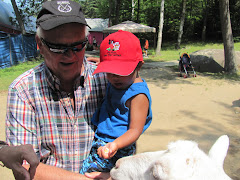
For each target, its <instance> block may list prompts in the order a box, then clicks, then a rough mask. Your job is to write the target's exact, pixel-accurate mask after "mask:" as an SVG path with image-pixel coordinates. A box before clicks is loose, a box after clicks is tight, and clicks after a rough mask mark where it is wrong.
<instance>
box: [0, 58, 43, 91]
mask: <svg viewBox="0 0 240 180" xmlns="http://www.w3.org/2000/svg"><path fill="white" fill-rule="evenodd" d="M41 62H43V59H40V60H33V61H27V62H24V63H20V64H18V65H14V66H12V67H9V68H5V69H0V82H1V83H0V91H7V89H8V87H9V85H10V84H11V83H12V81H13V80H14V79H16V78H17V77H18V76H19V75H21V74H22V73H24V72H25V71H27V70H29V69H31V68H33V67H35V66H37V65H39V64H40V63H41Z"/></svg>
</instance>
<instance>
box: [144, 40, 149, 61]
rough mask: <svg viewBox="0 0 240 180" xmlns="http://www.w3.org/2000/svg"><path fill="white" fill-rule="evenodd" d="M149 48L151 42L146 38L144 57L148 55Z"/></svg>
mask: <svg viewBox="0 0 240 180" xmlns="http://www.w3.org/2000/svg"><path fill="white" fill-rule="evenodd" d="M148 48H149V42H148V40H147V39H145V43H144V47H143V52H144V54H143V55H144V57H148Z"/></svg>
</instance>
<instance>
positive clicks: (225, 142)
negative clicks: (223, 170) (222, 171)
mask: <svg viewBox="0 0 240 180" xmlns="http://www.w3.org/2000/svg"><path fill="white" fill-rule="evenodd" d="M228 147H229V138H228V136H227V135H222V136H221V137H219V138H218V139H217V141H216V142H215V143H214V144H213V146H212V148H211V149H210V150H209V153H208V155H209V157H210V158H211V159H212V160H213V161H215V162H216V163H217V165H219V166H220V167H223V162H224V159H225V157H226V155H227V151H228Z"/></svg>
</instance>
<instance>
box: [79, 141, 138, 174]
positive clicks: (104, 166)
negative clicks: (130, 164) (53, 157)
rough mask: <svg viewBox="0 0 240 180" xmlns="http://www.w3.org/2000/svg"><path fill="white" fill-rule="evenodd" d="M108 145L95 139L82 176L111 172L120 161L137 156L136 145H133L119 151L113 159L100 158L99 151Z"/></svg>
mask: <svg viewBox="0 0 240 180" xmlns="http://www.w3.org/2000/svg"><path fill="white" fill-rule="evenodd" d="M106 144H107V143H106V142H104V141H102V140H99V139H95V140H94V141H93V144H92V149H91V151H90V154H89V156H88V158H87V159H85V161H84V162H83V166H82V169H81V170H80V173H81V174H84V173H86V172H110V170H111V169H112V168H113V167H114V166H115V163H116V161H117V160H118V159H120V158H122V157H125V156H130V155H133V154H135V151H136V144H135V143H134V144H132V145H130V146H128V147H125V148H123V149H119V150H118V151H117V153H116V154H115V155H114V156H113V157H112V158H111V159H104V158H100V157H99V156H98V154H97V149H98V148H99V147H100V146H105V145H106Z"/></svg>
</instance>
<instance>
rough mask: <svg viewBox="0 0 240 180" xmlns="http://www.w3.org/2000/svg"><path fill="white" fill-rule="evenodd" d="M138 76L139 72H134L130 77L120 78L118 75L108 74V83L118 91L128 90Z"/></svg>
mask: <svg viewBox="0 0 240 180" xmlns="http://www.w3.org/2000/svg"><path fill="white" fill-rule="evenodd" d="M136 76H137V71H136V70H135V71H133V73H132V74H130V75H128V76H119V75H116V74H111V73H107V79H108V81H109V82H110V83H111V84H112V85H113V86H114V87H115V88H116V89H127V88H128V87H129V86H131V84H132V83H133V82H134V81H135V79H136Z"/></svg>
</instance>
